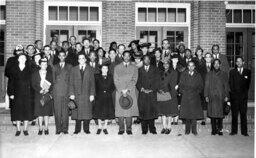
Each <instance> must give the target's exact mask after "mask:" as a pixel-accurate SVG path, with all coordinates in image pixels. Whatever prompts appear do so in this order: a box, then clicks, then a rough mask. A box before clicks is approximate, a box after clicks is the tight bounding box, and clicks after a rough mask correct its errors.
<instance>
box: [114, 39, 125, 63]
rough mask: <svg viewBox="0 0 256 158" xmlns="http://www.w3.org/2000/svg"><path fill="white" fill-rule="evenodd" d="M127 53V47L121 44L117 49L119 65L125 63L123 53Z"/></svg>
mask: <svg viewBox="0 0 256 158" xmlns="http://www.w3.org/2000/svg"><path fill="white" fill-rule="evenodd" d="M124 51H125V45H124V44H119V45H118V47H117V55H116V61H117V62H118V63H121V62H123V57H122V55H123V52H124Z"/></svg>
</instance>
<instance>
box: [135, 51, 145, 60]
mask: <svg viewBox="0 0 256 158" xmlns="http://www.w3.org/2000/svg"><path fill="white" fill-rule="evenodd" d="M142 56H143V54H142V52H141V51H139V52H138V53H134V54H133V57H134V58H142Z"/></svg>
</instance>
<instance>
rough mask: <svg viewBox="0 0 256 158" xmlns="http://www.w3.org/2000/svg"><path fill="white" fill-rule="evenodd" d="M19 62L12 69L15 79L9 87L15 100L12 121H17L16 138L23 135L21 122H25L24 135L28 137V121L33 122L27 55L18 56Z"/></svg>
mask: <svg viewBox="0 0 256 158" xmlns="http://www.w3.org/2000/svg"><path fill="white" fill-rule="evenodd" d="M17 60H18V64H16V65H13V67H12V68H11V69H12V70H11V72H12V76H13V78H12V80H11V83H10V85H9V88H10V91H9V92H10V98H11V99H13V106H12V108H11V119H12V121H16V127H17V131H16V134H15V136H19V135H20V133H21V131H20V130H21V129H20V123H21V121H24V130H23V133H24V135H25V136H27V135H28V131H27V127H28V121H30V120H33V108H32V106H31V103H30V88H31V87H30V79H31V74H30V68H29V66H28V65H26V61H27V57H26V54H24V53H21V54H18V55H17Z"/></svg>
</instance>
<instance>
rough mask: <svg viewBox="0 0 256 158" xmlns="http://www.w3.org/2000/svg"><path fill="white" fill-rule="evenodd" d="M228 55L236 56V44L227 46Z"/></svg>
mask: <svg viewBox="0 0 256 158" xmlns="http://www.w3.org/2000/svg"><path fill="white" fill-rule="evenodd" d="M227 55H228V56H231V55H234V44H227Z"/></svg>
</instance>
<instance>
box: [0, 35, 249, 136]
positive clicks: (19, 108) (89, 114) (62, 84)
mask: <svg viewBox="0 0 256 158" xmlns="http://www.w3.org/2000/svg"><path fill="white" fill-rule="evenodd" d="M150 46H151V44H150V43H139V40H134V41H131V42H130V44H129V45H128V48H129V49H127V48H126V46H125V45H124V44H119V45H118V44H117V43H116V42H112V43H111V44H110V47H109V50H108V51H107V52H106V51H105V50H104V49H103V48H102V47H100V42H99V40H97V39H95V40H93V41H90V39H88V38H85V39H83V41H82V43H79V42H77V41H76V37H75V36H71V37H70V39H69V41H63V42H62V45H61V46H59V45H58V38H57V37H54V38H53V39H52V41H51V43H50V45H45V46H43V43H42V41H40V40H37V41H36V42H35V44H31V45H28V46H27V47H26V49H24V48H23V47H22V46H21V45H18V46H16V48H15V50H14V56H13V57H10V58H9V59H8V61H7V63H6V67H5V75H6V77H8V87H7V94H8V96H9V98H10V108H11V120H12V121H13V122H15V124H16V128H17V131H16V134H15V135H16V136H19V135H20V134H21V123H23V124H24V129H23V133H24V135H26V136H27V135H29V134H28V124H29V121H33V120H36V119H37V118H38V125H39V131H38V135H42V134H45V135H48V134H49V129H48V121H49V116H53V115H54V117H55V124H56V134H60V133H64V134H68V127H69V116H70V115H71V118H72V119H73V120H75V131H74V134H78V133H80V132H81V129H82V127H83V130H84V132H85V133H86V134H90V121H91V120H94V121H95V122H96V124H97V125H98V130H97V134H100V133H101V132H103V133H104V134H108V130H107V125H108V123H109V121H111V120H113V119H116V121H117V123H118V125H119V131H118V134H119V135H122V134H124V133H125V132H126V133H127V134H128V135H131V134H132V123H133V122H132V121H133V118H135V117H136V118H137V120H136V121H137V122H139V123H141V130H142V134H143V135H144V134H147V133H148V132H150V133H152V134H157V131H156V127H155V119H157V118H158V117H161V118H162V130H161V134H169V133H170V132H171V129H172V128H171V126H172V125H173V124H174V125H175V124H177V121H178V119H181V120H182V121H183V123H184V124H185V134H186V135H187V134H190V132H191V133H193V134H194V135H197V134H198V132H197V121H198V120H202V122H201V124H202V125H205V119H206V117H209V118H210V119H211V125H212V132H211V134H212V135H216V134H218V135H223V132H222V128H223V127H222V126H223V122H222V121H223V118H224V117H225V115H224V109H223V108H224V107H225V104H226V105H227V106H230V103H231V111H232V131H231V133H230V135H235V134H237V132H238V114H240V117H241V134H242V135H244V136H248V133H247V120H246V118H247V117H246V110H247V97H248V89H249V87H250V78H251V72H250V70H248V69H246V68H244V60H243V58H242V57H237V59H236V67H235V68H234V69H232V70H230V68H229V64H228V61H227V58H226V56H225V55H223V54H221V53H220V48H219V46H218V45H213V46H212V52H207V53H204V52H203V49H202V48H201V47H200V46H198V47H197V48H196V50H195V51H194V52H193V51H191V50H190V49H188V48H186V47H185V45H184V44H183V43H180V44H179V45H178V46H177V47H176V48H175V49H174V50H171V49H170V43H169V41H168V40H167V39H164V40H163V41H162V46H161V48H160V47H159V48H155V49H151V47H150ZM69 105H73V106H72V107H71V106H69Z"/></svg>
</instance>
